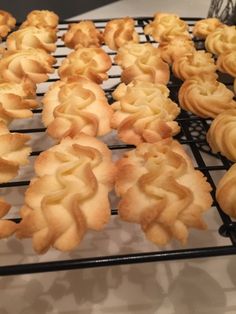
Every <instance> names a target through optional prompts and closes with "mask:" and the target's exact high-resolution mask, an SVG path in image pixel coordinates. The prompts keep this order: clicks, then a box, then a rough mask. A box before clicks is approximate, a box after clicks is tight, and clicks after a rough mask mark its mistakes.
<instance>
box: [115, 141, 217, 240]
mask: <svg viewBox="0 0 236 314" xmlns="http://www.w3.org/2000/svg"><path fill="white" fill-rule="evenodd" d="M117 167H118V170H117V178H116V185H115V188H116V192H117V194H118V195H120V196H121V201H120V203H119V205H118V210H119V215H120V218H121V219H123V220H125V221H127V222H132V223H137V224H140V225H141V228H142V230H143V231H144V233H145V235H146V237H147V238H148V239H149V240H151V241H152V242H154V243H155V244H157V245H161V246H164V245H166V244H167V243H168V242H170V241H171V240H172V239H177V240H178V241H180V242H181V243H182V244H186V242H187V240H188V236H189V232H190V230H189V229H190V228H197V229H205V228H206V227H207V226H206V223H205V222H204V220H203V217H202V215H203V213H204V212H205V211H206V210H208V209H209V207H210V206H211V203H212V198H211V195H210V191H211V186H210V185H209V183H207V181H206V178H205V177H204V176H203V174H202V173H201V172H200V171H197V170H195V169H194V167H193V165H192V162H191V159H190V158H189V157H188V156H187V154H186V153H185V151H184V149H183V147H182V146H181V145H180V144H179V143H178V142H177V141H174V140H172V139H166V140H163V141H161V142H158V143H155V144H150V143H143V144H140V145H139V146H138V147H137V148H136V150H132V151H130V152H128V153H126V154H125V155H124V157H123V158H122V159H121V160H119V161H118V163H117Z"/></svg>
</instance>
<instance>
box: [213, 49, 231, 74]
mask: <svg viewBox="0 0 236 314" xmlns="http://www.w3.org/2000/svg"><path fill="white" fill-rule="evenodd" d="M216 65H217V68H218V70H219V71H221V72H223V73H228V74H229V75H231V76H233V77H236V50H234V51H230V52H226V53H222V54H221V55H219V57H218V59H217V62H216Z"/></svg>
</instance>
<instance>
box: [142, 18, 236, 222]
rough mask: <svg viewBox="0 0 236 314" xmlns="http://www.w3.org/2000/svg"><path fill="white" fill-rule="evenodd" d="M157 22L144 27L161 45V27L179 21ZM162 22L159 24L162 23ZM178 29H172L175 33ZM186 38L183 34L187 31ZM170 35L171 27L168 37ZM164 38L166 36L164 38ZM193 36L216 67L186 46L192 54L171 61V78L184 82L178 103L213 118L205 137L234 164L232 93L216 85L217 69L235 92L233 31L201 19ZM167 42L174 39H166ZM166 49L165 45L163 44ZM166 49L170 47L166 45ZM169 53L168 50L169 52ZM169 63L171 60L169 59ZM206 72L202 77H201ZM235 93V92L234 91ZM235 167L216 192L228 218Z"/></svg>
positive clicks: (235, 112) (235, 212) (235, 31)
mask: <svg viewBox="0 0 236 314" xmlns="http://www.w3.org/2000/svg"><path fill="white" fill-rule="evenodd" d="M155 19H156V21H155V20H154V22H152V23H151V25H150V26H147V31H148V33H149V34H151V35H152V36H153V37H154V38H155V40H157V41H160V47H161V46H162V45H163V42H162V39H163V38H164V37H165V36H163V37H162V36H158V34H157V33H156V32H157V31H158V30H159V33H160V30H161V29H162V30H163V28H162V27H163V24H165V23H170V24H171V23H172V22H171V20H175V23H177V22H178V17H177V18H176V17H175V16H172V17H170V18H169V19H168V16H167V15H166V16H164V17H163V16H161V15H159V14H157V16H156V17H155ZM161 20H162V21H161ZM177 24H178V25H179V30H181V25H182V30H181V31H183V30H184V23H183V21H179V23H177ZM176 29H178V27H177V28H174V30H175V31H176ZM184 31H185V35H187V34H186V29H185V30H184ZM171 32H173V30H172V28H171V27H170V31H169V32H167V33H168V35H169V34H170V33H171ZM164 35H165V34H164ZM193 35H194V36H196V37H198V38H201V39H205V47H206V49H207V50H208V51H209V52H211V53H212V54H213V55H214V57H215V58H217V61H216V64H214V59H213V58H212V56H211V55H210V54H206V53H205V52H203V51H199V52H197V53H196V52H195V53H194V50H193V49H192V51H191V47H190V46H189V50H190V51H191V53H189V54H186V55H185V56H183V57H182V58H179V59H178V60H177V62H176V61H174V60H173V72H174V74H175V75H176V76H177V77H178V78H180V79H182V80H184V83H183V84H182V86H181V88H180V91H179V102H180V105H181V107H182V108H183V109H185V110H188V111H191V112H193V113H195V114H196V115H198V116H200V117H203V118H208V117H210V118H213V119H214V121H213V123H212V124H211V127H210V129H209V131H208V133H207V141H208V142H209V144H210V146H211V148H212V150H213V152H221V154H222V155H224V156H226V157H227V158H228V159H230V160H232V161H235V160H236V153H235V152H236V149H235V145H234V142H235V140H234V133H235V130H234V128H235V117H236V110H235V108H236V107H235V106H236V102H235V100H234V95H233V92H232V91H231V90H229V89H228V88H226V86H225V85H224V84H222V83H220V82H219V81H217V75H216V74H215V71H216V69H217V70H219V71H220V72H223V73H227V74H229V75H231V76H232V77H233V78H234V90H235V88H236V79H235V77H236V72H235V68H236V46H235V43H236V42H235V38H236V28H235V26H227V25H224V24H222V23H221V22H220V21H219V20H218V19H215V18H213V19H204V20H201V21H198V22H197V23H196V24H195V26H194V28H193ZM168 40H169V41H170V42H171V41H173V39H168ZM164 46H165V44H164ZM167 47H170V46H169V45H168V44H167ZM169 49H170V48H169ZM169 60H170V58H169ZM204 72H205V73H204ZM235 92H236V90H235ZM235 169H236V168H235V165H233V166H232V167H231V168H230V170H229V171H228V172H227V173H226V174H225V175H224V176H223V178H222V179H221V180H220V182H219V185H218V186H217V190H216V198H217V200H218V202H219V204H220V206H221V208H222V209H223V210H224V211H225V212H226V213H227V214H228V215H230V216H232V217H234V218H235V217H236V207H235V199H234V195H233V191H234V189H235V182H236V180H235V178H236V172H235Z"/></svg>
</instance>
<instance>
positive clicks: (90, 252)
mask: <svg viewBox="0 0 236 314" xmlns="http://www.w3.org/2000/svg"><path fill="white" fill-rule="evenodd" d="M209 3H210V1H203V0H200V1H188V0H182V1H175V2H174V1H169V0H165V1H141V0H136V1H131V0H124V1H117V2H114V3H112V4H109V5H106V6H104V7H101V8H99V9H96V10H93V11H90V12H87V13H85V14H83V15H80V16H76V17H74V18H72V19H80V18H81V19H92V18H113V17H122V16H128V15H129V16H136V17H137V16H152V15H153V13H154V12H156V11H165V12H175V13H177V14H179V15H180V16H185V17H187V16H189V17H205V16H206V15H207V11H208V8H209ZM108 140H109V139H108ZM205 157H206V158H209V157H207V156H205ZM217 175H218V174H216V180H218V178H217ZM16 205H17V204H16ZM206 220H207V223H208V225H209V230H208V231H206V232H199V231H193V232H192V233H191V236H190V239H189V244H188V247H207V246H220V245H228V244H230V242H229V240H228V239H227V238H223V237H221V236H219V235H218V231H217V230H218V228H219V226H220V224H221V222H220V219H219V215H218V214H217V213H216V212H215V211H214V209H211V210H209V212H208V213H207V214H206ZM96 237H97V238H96V242H94V238H95V235H94V234H91V235H88V236H87V237H86V239H85V241H84V243H83V244H82V245H81V248H79V249H78V251H77V252H73V253H71V254H67V255H65V254H62V253H58V252H55V251H53V250H51V251H50V252H49V253H48V254H46V255H44V256H40V257H37V256H35V254H34V253H33V251H32V248H31V244H30V241H28V240H27V241H28V242H27V241H23V242H22V243H21V242H19V241H16V240H15V239H8V240H2V241H1V242H0V252H1V256H2V257H1V265H6V264H17V263H18V264H20V263H22V262H37V261H48V260H58V259H61V260H63V259H68V258H80V257H81V256H82V257H89V256H99V255H102V254H104V255H105V254H108V253H112V254H127V253H128V252H132V253H135V252H138V251H140V250H142V251H144V252H148V251H155V250H157V248H156V247H155V246H154V245H153V244H151V243H147V241H146V240H145V239H144V237H143V235H142V234H141V231H140V229H139V228H138V226H132V225H130V224H128V223H121V222H120V221H119V219H118V218H117V217H113V218H112V221H111V224H109V226H108V228H107V229H106V231H104V232H103V233H101V234H100V235H98V236H96ZM120 243H123V246H121V245H120ZM169 248H170V249H178V248H179V246H178V245H176V244H173V245H172V246H171V247H169ZM235 265H236V256H226V257H211V258H200V259H194V260H193V259H192V260H179V261H168V262H158V263H154V262H153V263H147V264H135V265H124V266H113V267H102V268H91V269H83V270H73V271H62V272H52V273H42V274H31V275H19V276H9V277H1V278H0V296H1V297H0V299H1V301H0V314H12V313H14V314H42V313H43V314H46V313H50V314H75V313H81V314H100V313H103V314H106V313H107V314H112V313H114V314H115V313H116V314H121V313H122V314H123V313H127V314H128V313H138V314H153V313H155V314H204V313H206V314H235V313H236V298H235V293H236V287H235V285H236V267H235Z"/></svg>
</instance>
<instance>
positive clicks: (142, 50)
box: [114, 43, 161, 69]
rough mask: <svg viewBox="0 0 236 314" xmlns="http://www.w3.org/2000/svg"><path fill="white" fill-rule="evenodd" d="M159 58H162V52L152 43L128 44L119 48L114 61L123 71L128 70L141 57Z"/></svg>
mask: <svg viewBox="0 0 236 314" xmlns="http://www.w3.org/2000/svg"><path fill="white" fill-rule="evenodd" d="M145 56H147V57H150V56H158V57H160V56H161V54H160V50H159V49H158V48H156V47H154V46H153V45H152V44H150V43H144V44H143V43H142V44H139V43H127V44H125V45H123V46H122V47H120V48H119V50H118V51H117V54H116V55H115V57H114V61H115V63H116V64H118V65H119V66H120V67H121V68H122V69H126V68H128V67H129V66H131V65H133V64H134V63H135V62H136V61H137V60H138V59H139V58H141V57H145Z"/></svg>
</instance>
